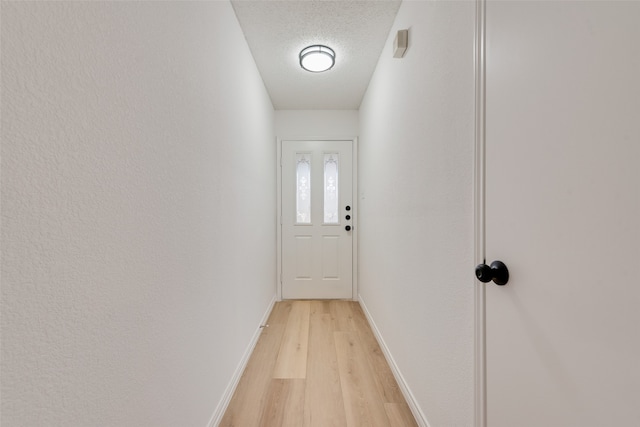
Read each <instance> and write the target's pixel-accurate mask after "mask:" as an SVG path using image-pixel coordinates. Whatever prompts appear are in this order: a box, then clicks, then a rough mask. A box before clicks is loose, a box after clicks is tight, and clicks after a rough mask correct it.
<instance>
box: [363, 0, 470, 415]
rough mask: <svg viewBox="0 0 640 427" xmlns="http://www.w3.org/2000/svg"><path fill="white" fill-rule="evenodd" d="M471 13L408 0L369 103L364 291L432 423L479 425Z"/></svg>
mask: <svg viewBox="0 0 640 427" xmlns="http://www.w3.org/2000/svg"><path fill="white" fill-rule="evenodd" d="M474 12H475V5H474V3H473V2H435V1H434V2H431V1H429V2H413V1H409V2H403V3H402V6H401V8H400V10H399V13H398V16H397V18H396V21H395V23H394V26H393V29H392V32H391V34H390V36H389V39H388V41H387V45H386V47H385V50H384V51H383V54H382V57H381V58H380V61H379V62H378V66H377V69H376V71H375V73H374V75H373V79H372V81H371V83H370V85H369V89H368V91H367V94H366V95H365V98H364V101H363V104H362V106H361V109H360V164H359V168H360V181H359V185H360V213H359V221H360V243H359V245H360V281H359V283H360V295H361V297H362V300H363V301H364V303H365V305H366V306H367V307H368V309H369V310H370V312H371V314H372V317H373V319H374V321H375V322H376V324H377V326H378V327H379V329H380V331H381V334H382V336H383V338H384V340H385V342H386V343H387V345H388V347H389V349H390V351H391V354H392V355H393V357H394V359H395V361H396V362H397V364H398V366H399V368H400V370H401V372H402V374H403V376H404V377H405V379H406V380H407V382H408V385H409V387H410V389H411V391H412V392H413V394H414V395H415V398H416V399H417V401H418V403H419V405H420V407H421V409H422V411H423V412H424V414H425V415H426V418H427V420H428V421H429V423H430V425H431V426H432V427H437V426H446V427H456V426H459V427H468V426H471V425H472V424H473V286H475V283H474V276H473V254H472V250H473V204H472V202H473V198H472V188H473V186H472V173H473V140H474V138H473V120H474V116H473V104H474V89H473V81H474V74H473V39H474ZM405 28H409V49H408V50H407V52H406V56H405V58H404V59H394V58H392V46H393V40H394V38H395V33H396V31H397V30H400V29H405Z"/></svg>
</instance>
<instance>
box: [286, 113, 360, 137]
mask: <svg viewBox="0 0 640 427" xmlns="http://www.w3.org/2000/svg"><path fill="white" fill-rule="evenodd" d="M275 122H276V125H275V126H276V134H277V135H278V136H279V137H285V138H299V137H323V138H327V137H334V138H344V137H352V136H357V134H358V111H357V110H276V113H275Z"/></svg>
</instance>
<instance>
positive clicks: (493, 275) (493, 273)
mask: <svg viewBox="0 0 640 427" xmlns="http://www.w3.org/2000/svg"><path fill="white" fill-rule="evenodd" d="M476 277H477V278H478V280H480V281H481V282H482V283H488V282H490V281H492V280H493V283H495V284H496V285H500V286H503V285H506V284H507V282H508V281H509V269H508V268H507V266H506V265H505V264H504V263H503V262H502V261H493V262H492V263H491V266H488V265H487V264H478V266H477V267H476Z"/></svg>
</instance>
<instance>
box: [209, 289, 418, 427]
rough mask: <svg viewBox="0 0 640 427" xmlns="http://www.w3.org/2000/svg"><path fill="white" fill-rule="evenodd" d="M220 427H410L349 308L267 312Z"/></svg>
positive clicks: (366, 330) (282, 306) (294, 304)
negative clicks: (267, 316)
mask: <svg viewBox="0 0 640 427" xmlns="http://www.w3.org/2000/svg"><path fill="white" fill-rule="evenodd" d="M267 323H268V325H269V326H268V327H265V328H264V329H263V330H262V334H261V335H260V339H259V340H258V343H257V344H256V348H255V349H254V351H253V354H252V355H251V358H250V359H249V362H248V364H247V367H246V369H245V371H244V373H243V375H242V378H241V379H240V383H239V384H238V387H237V388H236V392H235V394H234V395H233V398H232V399H231V402H230V403H229V407H228V408H227V411H226V412H225V414H224V417H223V419H222V422H221V423H220V426H221V427H232V426H234V427H253V426H260V427H272V426H273V427H280V426H287V427H288V426H291V427H331V426H334V427H342V426H346V427H351V426H367V427H378V426H379V427H403V426H417V424H416V422H415V420H414V418H413V415H412V414H411V410H410V409H409V406H408V405H407V403H406V401H405V400H404V397H403V396H402V393H401V392H400V390H399V388H398V384H397V383H396V381H395V378H394V377H393V374H392V373H391V369H390V368H389V365H388V364H387V362H386V360H385V358H384V355H383V354H382V350H381V349H380V346H379V345H378V342H377V341H376V339H375V336H374V335H373V332H372V331H371V328H370V327H369V324H368V322H367V319H366V317H365V316H364V313H363V312H362V309H361V308H360V305H359V304H358V303H357V302H353V301H334V300H331V301H283V302H279V303H277V304H276V305H275V307H274V309H273V311H272V312H271V315H270V316H269V321H268V322H267Z"/></svg>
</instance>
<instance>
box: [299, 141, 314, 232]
mask: <svg viewBox="0 0 640 427" xmlns="http://www.w3.org/2000/svg"><path fill="white" fill-rule="evenodd" d="M310 157H311V156H310V154H307V153H296V223H298V224H311V164H310V163H309V160H310Z"/></svg>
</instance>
